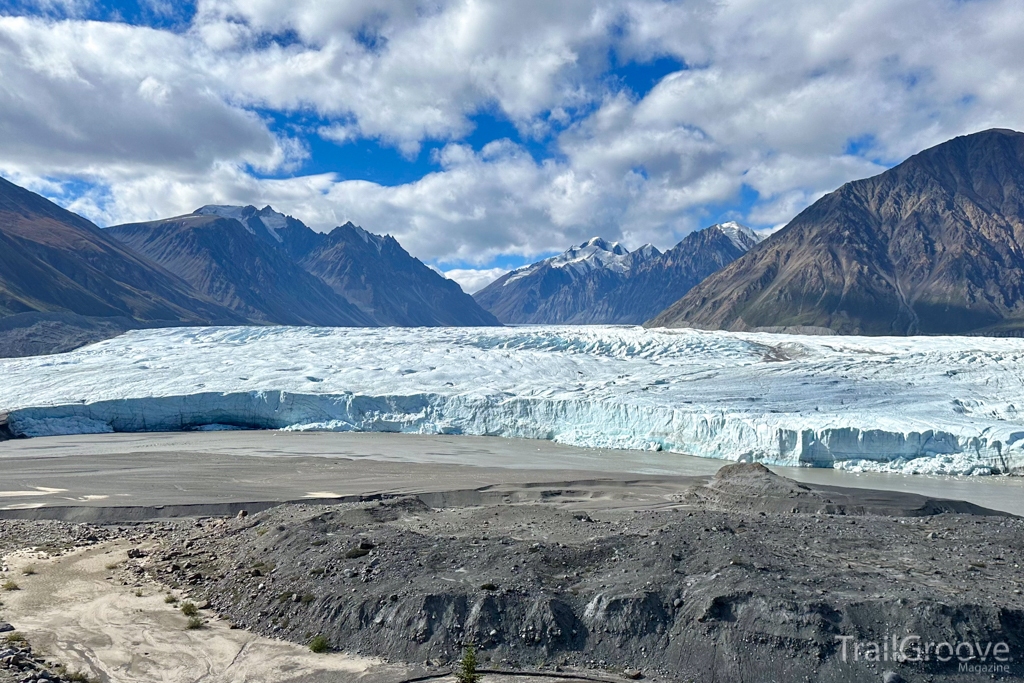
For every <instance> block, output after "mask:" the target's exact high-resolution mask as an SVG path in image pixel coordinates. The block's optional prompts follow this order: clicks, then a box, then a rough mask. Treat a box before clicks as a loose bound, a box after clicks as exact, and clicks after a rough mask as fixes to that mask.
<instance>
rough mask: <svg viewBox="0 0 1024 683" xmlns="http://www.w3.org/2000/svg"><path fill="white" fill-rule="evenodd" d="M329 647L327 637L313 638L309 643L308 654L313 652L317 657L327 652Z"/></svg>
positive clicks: (318, 636)
mask: <svg viewBox="0 0 1024 683" xmlns="http://www.w3.org/2000/svg"><path fill="white" fill-rule="evenodd" d="M329 647H330V645H329V643H328V642H327V637H326V636H323V635H317V636H313V640H311V641H309V650H310V652H315V653H316V654H318V655H319V654H323V653H324V652H327V649H328V648H329Z"/></svg>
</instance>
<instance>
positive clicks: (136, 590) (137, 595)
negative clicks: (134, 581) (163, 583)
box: [135, 588, 143, 598]
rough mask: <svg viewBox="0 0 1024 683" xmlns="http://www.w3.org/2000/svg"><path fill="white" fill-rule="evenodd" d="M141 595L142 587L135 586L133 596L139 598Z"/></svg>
mask: <svg viewBox="0 0 1024 683" xmlns="http://www.w3.org/2000/svg"><path fill="white" fill-rule="evenodd" d="M142 596H143V592H142V589H141V588H136V589H135V597H137V598H141V597H142Z"/></svg>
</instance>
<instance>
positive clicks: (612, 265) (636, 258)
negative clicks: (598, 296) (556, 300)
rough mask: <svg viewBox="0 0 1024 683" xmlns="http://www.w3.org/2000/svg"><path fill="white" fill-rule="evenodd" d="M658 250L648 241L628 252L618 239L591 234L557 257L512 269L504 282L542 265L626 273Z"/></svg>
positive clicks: (656, 254)
mask: <svg viewBox="0 0 1024 683" xmlns="http://www.w3.org/2000/svg"><path fill="white" fill-rule="evenodd" d="M660 253H661V252H659V251H658V250H657V249H655V248H654V247H653V246H651V245H650V244H645V245H643V246H642V247H640V248H639V249H637V250H636V251H633V252H630V251H629V250H628V249H626V248H625V247H623V246H622V245H621V244H619V243H618V242H608V241H607V240H605V239H603V238H601V237H591V238H590V239H589V240H587V241H586V242H584V243H582V244H579V245H576V246H573V247H570V248H569V249H567V250H565V251H564V252H562V253H561V254H559V255H558V256H552V257H551V258H547V259H544V260H543V261H538V262H536V263H532V264H530V265H528V266H524V267H522V268H519V269H517V270H515V271H513V274H512V276H511V277H509V278H508V279H507V280H506V281H505V283H504V284H505V285H508V284H509V283H510V282H515V281H516V280H518V279H520V278H523V277H526V276H527V275H529V274H531V273H534V272H536V271H537V270H539V269H541V268H543V267H545V266H547V267H551V268H566V269H569V270H572V271H573V272H575V273H577V274H579V275H583V274H585V273H588V272H590V271H592V270H596V269H599V268H604V269H607V270H610V271H614V272H616V273H627V272H629V270H630V269H632V268H634V267H635V266H636V265H638V264H639V263H641V262H642V261H644V260H646V259H649V258H654V257H655V256H658V255H660Z"/></svg>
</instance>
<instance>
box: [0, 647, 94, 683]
mask: <svg viewBox="0 0 1024 683" xmlns="http://www.w3.org/2000/svg"><path fill="white" fill-rule="evenodd" d="M72 680H78V681H81V680H89V679H88V678H87V677H83V676H82V675H81V674H79V675H77V676H74V677H71V676H69V675H68V674H66V673H65V672H64V670H63V668H61V667H53V666H52V665H51V664H49V663H48V662H47V661H46V660H45V659H43V658H42V657H39V656H37V655H35V654H34V653H33V652H32V648H31V646H30V645H29V644H28V643H27V642H24V641H18V644H12V643H11V642H9V641H8V643H7V644H6V645H5V644H3V641H0V683H8V682H10V683H64V682H65V681H68V682H70V681H72Z"/></svg>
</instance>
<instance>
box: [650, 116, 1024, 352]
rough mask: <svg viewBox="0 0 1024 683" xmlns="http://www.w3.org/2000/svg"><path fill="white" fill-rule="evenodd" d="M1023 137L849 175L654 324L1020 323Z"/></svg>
mask: <svg viewBox="0 0 1024 683" xmlns="http://www.w3.org/2000/svg"><path fill="white" fill-rule="evenodd" d="M1022 244H1024V134H1022V133H1017V132H1014V131H1009V130H989V131H985V132H982V133H976V134H974V135H967V136H963V137H958V138H955V139H953V140H950V141H949V142H946V143H943V144H941V145H938V146H936V147H933V148H931V149H928V150H926V151H924V152H921V153H920V154H917V155H915V156H913V157H911V158H910V159H907V160H906V161H905V162H903V163H902V164H900V165H899V166H896V167H895V168H892V169H890V170H888V171H886V172H885V173H882V174H880V175H878V176H875V177H873V178H868V179H865V180H858V181H855V182H851V183H847V184H846V185H844V186H843V187H841V188H839V189H838V190H836V191H835V192H833V193H831V194H829V195H826V196H825V197H823V198H821V199H820V200H818V201H817V202H815V203H814V204H813V205H811V206H810V207H809V208H807V209H806V210H804V211H803V212H802V213H800V215H798V216H797V217H796V218H794V219H793V221H792V222H790V223H789V225H787V226H786V227H785V228H783V229H782V230H780V231H779V232H778V233H776V234H775V235H772V236H771V237H770V238H769V239H768V240H766V241H765V242H762V243H761V244H760V245H758V246H757V247H755V248H754V249H752V250H750V251H749V252H748V253H747V254H746V255H745V256H743V257H741V258H740V259H738V260H736V261H734V262H733V263H732V264H731V265H729V266H727V267H726V268H724V269H722V270H721V271H719V272H718V273H715V274H714V275H712V276H711V277H709V278H708V279H707V280H705V281H704V282H703V283H702V284H700V285H698V286H697V287H695V288H694V289H692V290H690V292H689V293H688V294H686V296H684V297H683V298H682V299H680V300H679V301H677V302H676V303H674V304H673V305H672V306H670V307H669V308H668V309H666V310H665V311H664V312H662V313H661V314H659V315H658V316H657V317H655V318H654V319H653V320H651V321H649V322H648V323H647V325H648V326H649V327H662V326H665V327H700V328H705V329H726V330H750V329H756V328H764V327H794V326H813V327H822V328H830V329H832V330H834V331H836V332H839V333H841V334H877V335H884V334H897V335H906V334H967V333H981V334H1018V333H1020V332H1022V331H1024V250H1022V248H1021V245H1022Z"/></svg>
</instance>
